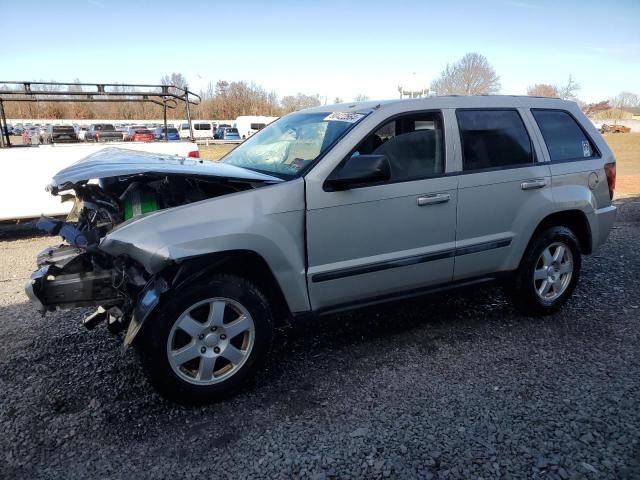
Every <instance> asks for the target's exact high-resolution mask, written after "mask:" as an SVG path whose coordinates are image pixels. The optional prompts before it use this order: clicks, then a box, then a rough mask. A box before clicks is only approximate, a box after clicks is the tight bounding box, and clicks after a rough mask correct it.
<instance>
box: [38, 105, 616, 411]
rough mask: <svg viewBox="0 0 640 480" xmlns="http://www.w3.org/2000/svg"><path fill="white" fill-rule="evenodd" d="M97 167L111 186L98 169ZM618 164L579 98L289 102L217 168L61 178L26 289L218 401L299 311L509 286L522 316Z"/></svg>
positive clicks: (115, 156) (595, 215) (105, 166)
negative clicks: (295, 105)
mask: <svg viewBox="0 0 640 480" xmlns="http://www.w3.org/2000/svg"><path fill="white" fill-rule="evenodd" d="M96 180H97V182H96ZM614 185H615V159H614V157H613V155H612V153H611V151H610V149H609V147H608V146H607V144H606V143H605V142H604V140H603V139H602V137H601V136H600V134H599V133H598V132H597V131H596V129H595V128H594V127H593V126H592V124H591V123H590V122H589V121H588V120H587V119H586V118H585V116H584V115H583V114H582V113H581V112H580V110H579V108H578V107H577V106H576V104H575V103H572V102H566V101H562V100H558V99H547V98H532V97H511V96H485V97H433V98H426V99H417V100H396V101H386V102H366V103H355V104H342V105H335V106H322V107H318V108H314V109H310V110H304V111H301V112H297V113H292V114H290V115H287V116H285V117H283V118H281V119H279V120H277V121H276V122H274V123H273V124H271V125H269V126H268V127H267V128H265V129H264V130H262V131H260V132H258V133H257V134H255V135H254V136H252V137H250V138H249V139H248V140H247V141H246V142H244V143H243V144H241V145H240V146H238V147H237V148H236V149H235V150H233V151H232V152H230V153H229V154H228V155H227V156H226V157H225V158H224V159H222V161H220V162H216V163H212V162H205V161H201V160H198V159H184V158H178V157H170V156H162V155H154V154H148V153H143V152H130V151H127V150H121V149H107V150H104V151H101V152H99V153H97V154H94V155H92V156H90V157H87V158H86V159H85V160H83V161H81V162H79V163H76V164H74V165H72V166H71V167H69V168H67V169H65V170H63V171H61V172H59V173H58V174H57V175H56V176H55V177H54V179H53V182H52V184H51V185H50V186H49V189H50V191H51V192H52V193H53V194H54V195H57V194H60V193H62V192H69V191H72V192H73V193H74V194H75V196H76V206H75V208H74V211H73V213H72V214H71V217H70V219H68V220H67V221H66V222H63V221H59V220H56V219H50V218H43V219H41V220H40V221H39V223H38V225H39V227H40V228H41V229H43V230H45V231H47V232H49V233H52V234H59V235H62V237H63V238H64V239H65V240H66V243H65V244H64V245H62V246H59V247H52V248H49V249H47V250H45V251H44V252H42V253H41V254H40V255H39V256H38V266H39V269H38V270H37V271H36V272H34V274H33V276H32V279H31V281H29V282H28V283H27V286H26V291H27V294H28V295H29V297H30V298H31V299H32V300H33V301H35V302H37V304H38V305H39V307H40V309H41V310H42V311H43V312H44V311H47V310H54V309H55V308H56V307H61V308H69V307H78V306H89V305H94V306H98V309H97V310H96V311H95V312H94V313H92V314H91V315H89V316H87V317H85V319H84V320H83V322H84V324H85V325H86V326H87V327H89V328H93V327H94V326H95V325H97V324H98V323H100V322H103V321H104V322H105V323H106V324H107V326H108V328H109V329H110V330H112V331H114V332H117V331H121V330H122V331H125V330H126V335H125V340H124V341H125V344H126V345H133V346H135V347H136V348H137V349H139V350H140V352H141V354H142V355H141V356H142V359H143V361H144V363H145V365H146V368H147V371H148V373H149V376H150V378H151V380H152V382H153V384H154V385H155V386H156V387H157V389H158V390H159V391H160V392H161V393H162V394H164V395H166V396H168V397H170V398H173V399H176V400H180V401H208V400H211V399H215V398H218V397H220V396H222V395H224V394H226V393H228V392H230V391H231V390H233V389H235V388H236V387H238V386H239V385H240V384H241V383H242V382H244V381H245V380H246V379H247V378H248V377H250V376H251V375H253V374H254V373H255V372H256V370H258V369H259V368H260V367H261V366H262V365H263V364H264V362H265V359H266V357H267V353H268V352H269V348H270V345H271V342H272V337H273V335H274V332H276V331H278V328H277V327H280V326H284V325H286V324H288V322H289V321H290V320H291V319H296V318H301V317H313V318H321V317H322V315H324V314H328V313H332V312H337V311H341V310H346V309H352V308H356V307H359V306H362V305H371V304H374V303H378V302H385V301H388V300H392V299H398V298H405V297H409V296H413V295H419V294H423V293H428V292H432V291H436V290H437V291H440V290H443V289H448V288H455V287H461V286H468V285H472V284H478V283H484V282H488V281H501V282H502V283H503V284H504V285H505V286H506V288H505V290H506V292H507V294H508V295H509V296H510V297H511V298H513V299H514V301H515V304H516V305H517V306H518V307H519V308H521V309H522V311H523V312H524V313H525V314H528V315H547V314H551V313H553V312H555V311H556V310H557V309H558V308H559V307H560V306H561V305H562V304H564V303H565V302H566V301H567V300H568V299H569V297H570V296H571V294H572V291H573V289H574V288H575V286H576V283H577V282H578V277H579V274H580V264H581V257H582V255H583V254H590V253H592V252H593V251H595V250H596V249H597V248H598V247H599V246H600V245H601V244H602V243H603V242H604V241H605V240H606V238H607V236H608V234H609V231H610V230H611V227H612V224H613V222H614V218H615V210H616V209H615V207H614V206H613V205H612V198H613V189H614Z"/></svg>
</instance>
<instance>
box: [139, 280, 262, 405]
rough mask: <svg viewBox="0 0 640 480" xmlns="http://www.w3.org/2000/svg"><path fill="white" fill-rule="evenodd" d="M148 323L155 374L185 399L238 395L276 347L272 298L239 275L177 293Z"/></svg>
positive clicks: (147, 356) (158, 383)
mask: <svg viewBox="0 0 640 480" xmlns="http://www.w3.org/2000/svg"><path fill="white" fill-rule="evenodd" d="M148 322H149V323H148V324H147V326H146V327H145V330H144V331H143V332H142V333H143V337H142V341H141V344H140V351H141V354H142V358H143V362H144V364H145V367H146V369H147V372H148V374H149V378H150V379H151V381H152V383H153V385H154V386H155V387H156V389H157V390H158V391H159V392H160V393H161V394H162V395H164V396H165V397H168V398H170V399H172V400H176V401H179V402H207V401H213V400H216V399H219V398H221V397H224V396H226V395H228V394H229V393H232V392H233V391H234V390H235V389H237V388H238V387H239V386H240V385H242V384H243V383H244V382H245V381H246V380H248V379H249V378H250V377H252V376H253V375H254V374H255V373H256V372H257V371H258V370H259V369H260V367H262V366H263V364H264V363H265V362H266V359H267V355H268V352H269V349H270V345H271V337H272V323H273V322H272V315H271V310H270V307H269V304H268V302H267V300H266V298H265V297H264V295H262V293H261V292H260V291H259V290H258V289H257V288H256V287H255V286H254V285H253V284H252V283H250V282H249V281H247V280H245V279H243V278H240V277H237V276H233V275H216V276H214V277H213V278H211V279H210V280H209V281H208V282H206V283H203V284H193V285H191V286H189V287H186V288H185V289H182V290H180V291H179V292H175V293H173V295H172V296H171V297H169V298H168V299H167V301H166V302H164V303H163V304H161V305H160V306H159V307H158V309H157V314H155V315H154V317H152V318H149V319H148Z"/></svg>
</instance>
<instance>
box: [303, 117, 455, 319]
mask: <svg viewBox="0 0 640 480" xmlns="http://www.w3.org/2000/svg"><path fill="white" fill-rule="evenodd" d="M365 154H375V155H385V156H386V157H387V158H388V160H389V162H390V165H391V176H392V178H391V180H390V181H389V182H386V183H383V184H376V185H369V186H362V187H359V188H353V189H350V190H347V191H337V192H336V191H326V190H325V189H324V188H323V182H324V180H325V179H326V176H325V177H318V178H316V177H315V176H314V175H309V176H307V177H306V182H307V208H308V212H307V244H308V265H309V268H308V272H307V284H308V287H309V296H310V300H311V304H312V307H313V309H326V308H331V307H337V306H341V305H345V304H351V303H358V302H361V301H370V300H376V299H381V298H384V297H387V296H391V295H395V294H398V293H400V292H406V291H411V290H417V289H421V288H424V287H428V286H431V285H437V284H442V283H446V282H449V281H451V277H452V274H453V249H454V244H455V228H456V202H457V199H456V193H457V184H458V177H457V176H447V175H446V169H445V166H446V161H445V158H447V159H448V158H451V156H452V149H451V148H447V145H446V143H445V135H444V119H443V115H442V113H441V112H439V111H434V112H421V113H412V114H406V115H400V116H397V117H394V118H393V119H389V120H387V121H386V123H384V124H382V125H379V126H378V127H377V128H376V129H375V130H374V131H373V132H371V133H370V134H369V135H368V136H366V137H365V138H364V140H363V141H361V142H360V143H359V145H358V146H357V147H356V148H355V149H354V150H353V151H352V152H351V153H350V154H349V155H365ZM337 168H339V166H338V167H337Z"/></svg>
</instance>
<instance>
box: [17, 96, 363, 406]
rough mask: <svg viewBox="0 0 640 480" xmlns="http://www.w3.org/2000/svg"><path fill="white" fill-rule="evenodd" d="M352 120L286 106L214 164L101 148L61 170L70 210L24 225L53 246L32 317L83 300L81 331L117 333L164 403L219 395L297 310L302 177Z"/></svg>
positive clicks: (248, 369) (38, 274)
mask: <svg viewBox="0 0 640 480" xmlns="http://www.w3.org/2000/svg"><path fill="white" fill-rule="evenodd" d="M349 108H350V109H352V110H355V109H357V108H359V107H357V106H355V105H354V106H352V107H349ZM365 116H366V112H363V113H359V112H356V111H351V112H332V111H323V110H318V111H308V112H297V113H292V114H289V115H287V116H285V117H282V118H281V119H279V120H277V121H275V122H273V123H272V124H270V125H269V126H268V127H266V128H264V129H263V130H261V131H260V132H258V133H256V134H255V135H253V136H251V137H250V138H249V139H247V140H246V141H245V142H243V143H242V144H240V145H238V146H237V147H236V148H235V149H234V150H232V151H231V152H230V153H229V154H228V155H227V156H225V157H224V158H223V159H222V160H220V161H219V162H208V161H203V160H199V159H198V160H196V159H189V158H180V157H171V156H164V155H155V154H148V153H142V152H134V151H128V150H122V149H105V150H102V151H101V152H99V153H96V154H94V155H92V156H90V157H87V158H86V159H84V160H82V161H80V162H78V163H76V164H74V165H72V166H70V167H69V168H67V169H65V170H62V171H61V172H59V173H58V174H57V175H56V176H55V177H54V179H53V182H52V184H51V185H50V187H49V190H50V191H51V193H52V194H54V195H60V196H61V197H62V199H63V200H69V201H74V202H75V203H74V208H73V210H72V213H71V215H70V216H69V218H68V219H67V220H66V221H62V220H58V219H53V218H42V219H40V221H39V222H38V227H39V228H40V229H41V230H43V231H45V232H48V233H49V234H52V235H60V236H61V237H62V238H63V239H64V244H62V245H59V246H57V247H51V248H48V249H46V250H45V251H43V252H42V253H41V254H40V255H39V256H38V270H36V271H35V272H34V273H33V276H32V278H31V280H30V281H29V282H28V283H27V286H26V291H27V295H28V296H29V297H30V298H31V299H32V300H34V302H36V303H37V305H38V307H39V309H40V310H41V311H43V312H46V311H51V310H55V309H57V308H72V307H88V306H95V307H97V309H96V311H95V312H94V313H93V314H91V315H89V316H87V317H85V319H84V320H83V323H84V325H85V326H87V327H88V328H93V327H95V326H96V325H97V324H99V323H101V322H104V321H106V323H107V325H108V327H109V329H110V330H112V331H123V330H126V335H125V344H126V345H129V344H131V345H132V346H134V347H135V348H136V349H137V350H138V351H140V353H141V356H140V357H141V360H142V362H143V364H144V365H145V367H146V369H147V374H148V376H149V378H150V380H151V382H152V384H153V385H154V386H155V387H156V389H157V390H158V391H159V392H160V393H162V394H163V395H165V396H166V397H169V398H172V399H175V400H179V401H210V400H212V399H215V398H219V397H220V396H223V395H225V394H227V393H229V392H230V391H232V390H233V389H234V388H236V387H238V386H240V385H241V384H242V383H243V382H244V381H245V380H247V379H248V378H250V377H251V376H253V375H255V373H256V372H257V371H258V370H259V368H261V366H262V365H264V363H265V362H266V359H267V357H268V353H269V350H270V345H271V339H272V336H273V333H274V330H275V329H277V328H279V327H282V326H284V325H286V324H287V322H288V320H289V318H290V317H292V316H294V315H296V314H304V313H305V312H309V311H310V310H311V305H310V298H309V291H308V288H307V249H306V242H305V241H306V234H307V231H306V221H307V217H306V208H307V205H306V201H307V199H306V190H305V180H304V177H303V175H304V172H306V171H308V170H310V169H311V168H313V165H314V164H315V163H316V162H318V161H320V159H321V158H322V157H323V156H324V155H325V154H327V153H330V150H332V149H333V147H334V145H337V144H338V143H339V142H340V141H341V139H342V138H343V137H344V136H346V135H347V134H348V132H349V131H351V129H352V127H354V126H355V125H356V124H357V123H358V122H359V121H360V120H361V119H362V118H364V117H365Z"/></svg>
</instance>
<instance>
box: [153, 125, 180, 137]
mask: <svg viewBox="0 0 640 480" xmlns="http://www.w3.org/2000/svg"><path fill="white" fill-rule="evenodd" d="M153 136H154V138H155V139H156V140H180V134H179V133H178V129H177V128H173V127H167V130H166V132H165V129H164V127H158V128H156V129H155V130H154V131H153Z"/></svg>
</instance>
